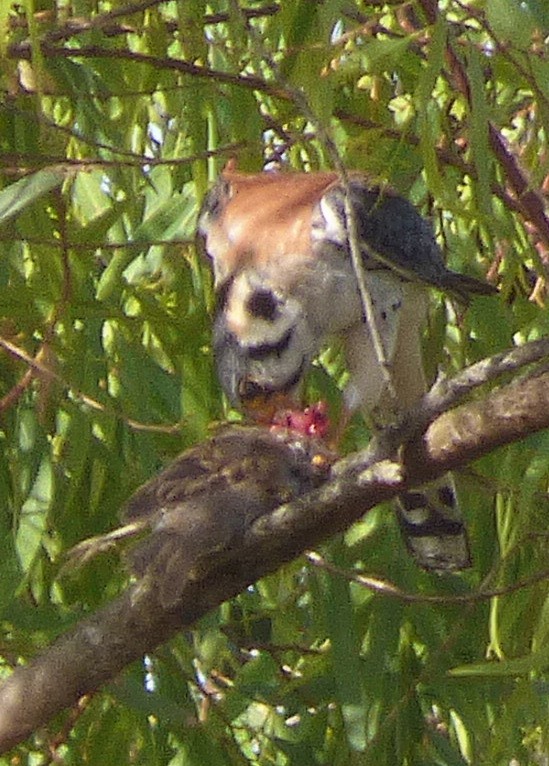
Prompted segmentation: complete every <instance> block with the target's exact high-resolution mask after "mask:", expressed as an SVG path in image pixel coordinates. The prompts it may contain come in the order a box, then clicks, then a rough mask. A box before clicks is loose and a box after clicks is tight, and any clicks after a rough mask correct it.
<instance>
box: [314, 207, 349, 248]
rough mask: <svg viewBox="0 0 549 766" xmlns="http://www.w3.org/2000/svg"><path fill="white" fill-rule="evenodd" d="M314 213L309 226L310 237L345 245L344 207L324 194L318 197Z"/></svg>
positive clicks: (318, 240)
mask: <svg viewBox="0 0 549 766" xmlns="http://www.w3.org/2000/svg"><path fill="white" fill-rule="evenodd" d="M315 213H316V214H313V221H312V228H311V237H312V239H313V240H314V241H316V242H320V241H325V240H329V241H330V242H333V243H334V244H336V245H340V246H341V247H345V246H347V242H348V239H347V228H346V226H345V213H344V208H343V207H338V206H337V205H335V204H334V200H333V199H330V197H326V196H324V197H322V198H321V199H320V201H319V203H318V210H317V211H315Z"/></svg>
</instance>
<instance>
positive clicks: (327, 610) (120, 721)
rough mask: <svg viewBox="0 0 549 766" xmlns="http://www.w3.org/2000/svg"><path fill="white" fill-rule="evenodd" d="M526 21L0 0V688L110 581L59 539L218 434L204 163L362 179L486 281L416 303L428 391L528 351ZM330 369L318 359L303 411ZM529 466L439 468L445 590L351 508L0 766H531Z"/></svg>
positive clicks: (541, 132) (540, 571) (535, 158)
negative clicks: (448, 532)
mask: <svg viewBox="0 0 549 766" xmlns="http://www.w3.org/2000/svg"><path fill="white" fill-rule="evenodd" d="M548 34H549V11H548V9H547V6H546V4H545V3H543V2H542V1H541V0H525V2H521V3H518V2H516V0H486V2H466V1H464V2H457V1H455V0H448V2H440V3H438V4H436V3H435V2H434V1H433V0H418V1H417V2H412V3H399V2H390V3H386V4H385V3H379V4H376V3H366V2H360V0H325V1H324V2H311V1H310V0H297V1H296V2H289V0H281V1H280V2H278V3H276V2H273V3H268V4H266V3H262V2H253V1H252V0H250V2H240V3H239V2H236V0H226V2H223V0H219V2H211V3H205V2H202V1H201V0H188V1H186V2H183V1H182V2H179V3H176V2H159V1H158V0H136V2H134V3H129V4H127V5H125V4H123V3H122V2H119V0H112V1H111V2H107V1H106V0H94V1H92V0H73V1H72V2H70V0H22V2H21V3H19V4H11V3H9V2H4V3H2V4H1V6H0V88H1V96H0V186H1V191H0V252H1V258H0V285H1V289H0V309H1V314H0V316H1V318H0V347H1V349H2V354H1V356H0V397H1V398H0V413H1V422H0V426H1V431H0V439H1V442H0V443H1V450H0V494H1V503H0V525H1V532H0V583H1V585H0V609H1V616H0V619H1V626H2V631H1V634H0V636H1V637H0V655H1V665H0V677H1V676H6V675H7V674H8V673H9V668H10V667H11V666H13V665H14V664H16V663H18V662H21V661H25V660H26V659H27V658H30V657H32V656H33V655H34V654H35V653H36V652H37V651H38V650H39V649H40V648H41V647H43V646H45V645H47V644H48V643H50V642H51V641H52V640H53V639H54V637H55V636H56V635H58V634H59V633H60V632H62V631H63V630H65V629H67V628H68V627H69V626H70V625H72V624H74V622H75V621H76V620H78V618H79V617H81V616H83V615H84V614H85V613H87V612H89V611H92V610H94V609H95V608H97V607H98V606H99V605H100V604H102V603H104V602H105V601H107V600H108V599H110V598H112V597H113V595H115V594H116V593H118V592H120V590H121V589H122V588H123V587H124V584H125V583H126V581H127V579H126V574H125V573H124V569H123V567H122V566H121V565H120V563H119V559H118V557H117V556H116V555H115V554H114V553H113V554H109V555H107V556H104V557H102V558H101V559H100V560H98V561H96V562H93V563H92V564H90V565H89V566H87V567H85V568H84V569H83V570H81V571H78V572H76V573H71V574H69V575H67V574H64V573H63V572H62V571H61V566H62V562H63V552H64V551H66V550H67V549H68V548H70V547H71V546H73V545H74V544H75V543H77V542H78V541H80V540H82V539H83V538H85V537H87V536H90V535H94V534H98V533H101V532H104V531H107V530H109V529H111V528H112V527H113V526H115V525H116V524H117V520H118V514H119V509H120V507H121V505H122V504H123V502H124V501H125V499H127V498H128V497H129V495H130V494H131V492H132V491H133V490H135V488H136V487H138V486H139V485H140V484H141V483H143V482H144V481H145V480H146V479H147V478H149V477H150V476H151V475H153V474H154V473H155V472H156V471H158V469H159V468H160V467H161V466H162V465H164V464H166V463H167V462H168V461H169V460H170V459H171V458H173V457H174V456H175V455H176V454H178V453H179V452H180V451H181V450H182V449H183V448H184V447H186V446H188V445H190V444H193V443H195V442H196V441H198V440H200V439H201V438H204V437H205V436H206V435H207V434H208V433H209V432H210V431H209V429H210V428H211V426H212V424H214V423H216V422H218V421H221V420H224V419H226V418H227V417H229V418H231V419H235V418H237V414H236V413H232V412H229V411H228V409H227V407H226V404H225V403H224V401H223V399H222V397H221V394H220V390H219V386H218V384H217V382H216V380H215V376H214V372H213V365H212V359H211V348H210V326H211V312H212V305H213V300H212V289H211V282H210V277H209V272H208V266H207V264H206V263H205V261H204V260H203V259H202V258H201V257H200V255H199V254H198V253H197V250H196V247H195V242H194V227H195V220H196V213H197V209H198V205H199V202H200V200H201V198H202V196H203V194H204V193H205V191H206V190H207V188H208V186H209V184H210V183H211V182H212V181H213V179H214V178H215V177H216V176H217V174H218V173H219V171H220V169H221V168H222V167H223V165H224V164H225V162H226V161H227V160H228V159H229V158H230V157H233V156H234V157H237V158H238V162H239V167H240V168H241V169H245V170H259V169H261V168H262V167H264V166H265V164H267V163H270V164H271V165H273V164H282V165H284V166H290V167H293V168H297V169H302V170H315V169H319V168H327V167H333V166H334V164H337V162H340V161H341V162H343V163H344V164H345V166H346V167H348V168H356V169H360V170H363V171H366V172H368V173H369V174H370V176H372V177H373V178H374V179H375V180H377V181H380V182H389V183H390V184H391V185H392V186H393V187H394V188H396V189H397V190H399V191H400V192H401V193H402V194H404V195H405V196H407V197H408V198H409V199H411V200H412V201H413V202H414V204H416V205H417V207H418V208H419V209H420V210H421V211H422V212H423V213H424V214H425V215H430V216H431V217H432V218H433V221H434V224H435V227H436V229H437V234H438V236H439V238H440V241H441V243H442V244H443V245H444V246H445V252H446V253H447V257H448V262H449V264H450V265H451V266H452V267H453V268H455V269H457V270H459V271H463V272H467V273H471V274H477V275H484V274H486V275H487V276H488V278H489V279H490V280H491V281H492V282H494V283H496V284H498V285H499V287H500V298H499V299H496V300H494V299H478V300H477V301H475V302H474V304H473V305H472V306H471V308H470V309H469V311H468V312H467V313H466V314H464V313H463V311H462V310H460V309H459V307H456V306H452V305H451V304H448V303H445V302H444V301H443V299H442V298H441V296H437V295H433V302H432V312H431V316H430V321H429V328H428V332H427V333H426V338H425V345H426V358H427V360H428V366H429V371H430V373H431V375H434V374H435V372H436V370H437V369H443V370H444V371H446V372H448V373H451V372H452V371H454V370H457V369H459V368H461V367H462V366H464V365H466V364H467V363H470V362H472V361H475V360H477V359H480V358H482V357H484V356H486V355H488V354H491V353H494V352H496V351H499V350H501V349H504V348H507V347H510V346H511V345H512V344H513V343H520V342H523V341H525V340H528V339H533V338H536V337H539V336H542V335H544V334H545V333H546V332H547V327H548V315H547V311H546V308H545V305H544V299H545V278H544V275H545V269H546V266H547V252H548V247H549V221H548V220H547V217H546V215H545V211H544V207H545V205H546V201H547V190H548V188H549V181H548V180H547V179H548V178H549V154H548V149H547V130H548V125H549V51H548V48H547V39H548V38H547V35H548ZM343 379H344V371H343V370H342V369H341V363H340V359H339V354H338V353H337V349H335V350H334V349H332V350H330V351H327V352H326V353H325V354H324V355H323V357H322V362H321V363H319V364H318V366H316V367H315V369H314V370H313V373H312V375H311V381H310V385H309V396H310V397H318V396H322V397H323V398H327V399H329V400H330V401H331V402H333V404H334V406H337V401H338V397H339V390H338V389H339V386H340V385H341V383H342V380H343ZM367 436H368V434H367V431H366V428H365V426H364V424H363V423H361V422H360V421H357V422H355V423H354V424H353V427H352V429H351V431H350V433H349V436H348V444H347V448H348V449H352V448H353V447H355V446H358V445H361V444H364V443H365V441H366V440H367ZM547 455H549V435H548V434H547V433H542V434H538V435H536V436H532V437H530V438H529V439H527V440H526V441H524V442H522V443H520V444H515V445H512V446H511V447H509V448H506V449H502V450H499V451H498V452H497V453H494V454H492V455H490V456H488V457H485V458H484V459H482V460H480V461H478V462H477V463H475V465H473V466H470V467H469V468H468V469H467V470H466V471H463V472H462V474H461V475H460V476H459V477H458V482H459V489H460V493H461V497H462V504H463V506H464V509H465V511H466V514H467V516H468V518H469V522H470V529H471V536H472V543H473V549H474V558H475V566H474V568H473V570H472V571H471V572H468V573H466V574H464V575H461V576H452V577H436V576H434V575H429V574H427V573H424V572H421V571H419V570H418V569H417V567H416V566H415V565H414V563H413V562H412V561H411V560H410V558H409V556H408V554H407V553H406V551H405V549H404V546H403V544H402V542H401V541H400V538H399V534H398V529H397V526H396V523H395V520H394V518H393V516H392V514H391V513H390V511H389V509H387V508H379V509H376V510H375V511H374V512H372V513H370V514H369V515H368V517H367V518H365V520H364V521H363V522H362V523H361V524H358V525H356V527H354V528H353V529H352V530H350V531H349V532H348V533H347V534H346V535H345V536H342V537H341V538H340V539H337V540H334V541H332V542H331V543H330V544H329V545H326V546H325V548H324V549H323V551H322V554H323V555H324V556H325V557H326V559H327V560H328V561H330V562H331V564H332V565H333V566H335V567H336V568H338V569H339V570H340V573H339V574H334V571H333V570H332V571H327V570H323V569H322V568H315V567H313V566H311V565H310V564H307V563H306V562H305V561H304V560H300V561H297V562H295V563H294V564H293V565H291V566H287V567H285V568H284V569H283V570H282V571H280V572H278V573H277V574H276V575H273V576H271V577H268V578H266V579H265V580H263V581H261V582H259V583H257V584H256V586H254V587H253V588H250V589H249V590H248V591H247V592H246V593H243V594H242V595H241V596H239V597H238V598H237V599H235V600H234V601H232V602H230V603H227V604H225V605H224V606H223V607H221V608H220V609H219V610H218V611H217V612H216V613H214V614H211V615H210V616H209V617H208V618H207V619H204V620H202V621H201V623H200V624H199V625H197V626H196V630H194V631H193V633H192V634H188V635H182V636H180V637H178V638H177V639H176V640H174V641H172V642H171V643H170V644H169V645H167V646H164V647H162V648H161V649H159V650H158V651H157V652H156V653H155V654H154V656H150V657H147V658H145V660H144V662H143V663H137V664H135V665H134V666H132V667H131V668H129V669H128V671H127V672H126V673H125V674H124V676H123V677H121V678H118V679H116V681H114V682H113V684H112V685H111V686H110V687H109V688H107V689H105V690H102V691H101V692H99V693H97V694H96V695H94V696H93V697H90V698H86V699H84V700H82V701H81V704H80V705H79V706H78V707H77V708H75V709H74V710H73V711H70V712H69V713H67V714H65V715H64V716H62V717H59V718H58V719H57V720H55V721H54V722H52V724H51V725H50V726H49V727H48V728H47V729H45V730H42V731H40V732H37V733H36V734H35V736H34V737H33V738H31V740H29V741H28V742H27V743H26V744H25V745H23V746H20V747H19V748H17V749H16V750H15V751H14V752H13V753H12V754H11V755H10V756H9V757H8V758H6V759H2V760H0V763H6V764H7V763H10V764H19V763H32V764H45V763H51V762H63V763H78V764H81V763H90V764H93V763H101V764H108V763H116V764H126V763H128V764H129V763H135V764H140V763H143V764H168V763H169V764H173V765H174V766H175V765H177V766H179V765H180V764H181V765H183V764H185V766H186V765H187V764H192V765H193V766H194V764H205V763H212V764H231V765H232V764H248V763H249V764H269V765H270V764H274V765H276V766H302V765H303V766H308V765H309V764H330V765H332V764H333V765H337V764H371V763H375V764H378V765H379V766H381V764H388V765H389V764H391V765H394V764H403V765H404V764H406V765H408V764H422V765H423V764H425V765H427V764H428V765H429V766H430V765H431V764H444V765H446V764H448V766H456V765H458V764H467V763H472V764H480V763H483V764H484V763H485V764H493V765H494V766H498V765H499V764H502V766H503V765H504V764H505V766H507V765H508V764H513V766H523V765H526V764H547V763H548V762H549V741H548V738H549V728H548V723H547V721H548V703H549V686H548V681H549V678H548V674H547V669H548V668H549V649H548V644H547V638H548V635H549V599H548V595H549V590H548V579H547V578H548V577H549V570H548V567H547V553H546V551H547V535H548V531H549V524H548V511H549V502H548V496H547V485H548V473H549V461H548V460H547ZM356 570H360V571H364V572H366V573H367V574H368V575H370V576H372V577H375V578H377V579H378V580H379V581H382V583H383V582H385V583H392V584H393V585H395V586H396V588H397V591H398V592H399V593H400V595H399V596H397V597H394V596H391V595H390V594H389V593H388V592H387V591H388V589H385V591H384V590H383V588H381V591H380V590H379V589H378V590H376V591H375V592H374V591H371V590H368V589H365V588H361V587H359V586H358V585H356V584H353V583H350V582H349V581H348V579H347V578H346V577H344V576H343V575H344V573H345V571H347V572H353V571H356ZM496 594H497V595H496ZM429 596H437V597H438V600H437V601H436V602H433V601H430V600H429ZM52 683H55V679H52Z"/></svg>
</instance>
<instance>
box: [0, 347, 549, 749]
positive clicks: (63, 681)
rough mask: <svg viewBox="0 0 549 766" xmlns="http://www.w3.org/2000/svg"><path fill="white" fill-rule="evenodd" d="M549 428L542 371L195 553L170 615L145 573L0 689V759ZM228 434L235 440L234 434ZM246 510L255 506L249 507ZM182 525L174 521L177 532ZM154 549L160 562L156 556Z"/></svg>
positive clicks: (503, 364)
mask: <svg viewBox="0 0 549 766" xmlns="http://www.w3.org/2000/svg"><path fill="white" fill-rule="evenodd" d="M525 348H526V349H529V350H528V351H527V352H522V351H519V352H512V354H515V355H516V354H517V353H518V356H519V357H520V356H521V353H522V354H523V355H524V358H527V359H528V360H529V361H531V360H532V358H533V357H534V354H533V352H534V351H537V353H538V354H540V353H541V352H542V351H543V352H544V353H547V348H546V347H545V346H543V345H542V346H535V347H534V348H533V349H532V348H529V347H525ZM524 358H523V359H522V361H523V362H524ZM518 363H519V359H518V358H516V356H515V358H514V357H513V356H509V355H507V357H506V358H501V359H500V361H499V363H498V362H496V363H494V364H493V365H492V368H491V369H490V365H485V370H484V380H486V379H488V378H489V377H490V375H491V374H492V373H493V372H494V371H495V370H498V372H499V373H501V371H503V370H504V369H509V368H510V366H512V365H514V364H518ZM477 369H478V368H477ZM473 370H474V368H473ZM469 377H470V378H471V384H470V385H471V386H474V385H477V384H478V382H479V381H480V379H481V377H482V376H481V374H480V372H479V374H478V375H477V374H471V373H469ZM547 427H549V372H543V373H540V374H537V375H533V376H531V377H529V378H525V379H523V380H521V381H519V382H514V383H511V384H509V385H507V386H504V387H502V388H500V389H497V390H494V391H492V392H491V393H489V394H488V395H487V396H486V397H485V398H484V399H483V400H481V401H475V402H473V403H469V404H468V405H465V406H462V407H459V408H457V409H455V410H452V411H451V412H446V413H445V414H443V415H442V416H441V417H439V418H438V419H437V420H436V421H435V422H434V423H432V424H431V426H430V427H429V429H428V430H427V432H426V434H425V436H424V437H422V438H420V439H419V440H416V441H413V442H410V443H409V444H408V445H407V446H406V447H405V449H404V450H403V455H402V459H401V461H399V462H398V463H395V462H389V461H386V460H385V461H382V462H381V463H379V462H376V455H375V453H373V454H370V455H369V457H368V458H367V459H366V460H363V461H362V462H358V461H357V460H355V461H342V462H341V464H340V465H339V466H338V470H336V471H335V472H334V474H333V478H332V479H330V480H329V481H327V482H326V483H325V484H324V485H323V486H321V487H320V488H318V489H316V490H313V491H312V492H308V493H305V494H303V495H298V497H297V498H295V499H293V500H291V502H289V503H287V504H285V505H283V506H280V507H279V508H277V509H275V510H273V511H272V512H271V509H270V508H267V509H266V510H265V509H264V510H265V515H261V513H260V514H259V518H257V519H256V520H255V521H254V522H253V523H251V525H250V526H247V525H246V524H245V525H244V528H243V529H242V531H241V533H239V534H238V535H236V537H234V538H233V539H232V543H231V544H230V545H229V546H228V547H224V546H222V547H221V548H220V547H219V545H215V546H214V548H213V549H212V548H207V547H206V548H205V549H203V550H202V549H200V555H199V557H198V559H197V561H196V562H195V564H196V565H193V566H191V567H190V568H188V570H187V573H186V575H182V581H181V582H179V583H178V590H177V601H176V603H175V604H172V606H171V607H170V608H169V609H167V608H166V607H165V606H162V600H161V599H160V598H159V586H158V581H157V580H156V579H155V578H154V577H151V576H150V575H151V571H152V570H149V571H148V572H147V573H146V574H145V576H144V577H143V578H142V579H141V580H140V581H139V582H137V583H136V584H135V585H132V586H131V587H130V588H129V589H128V590H127V591H126V592H125V593H124V594H122V595H121V596H120V597H119V598H118V599H116V600H115V601H114V602H113V603H111V604H110V605H109V606H107V607H105V608H104V609H102V610H100V611H99V612H97V613H96V614H94V615H92V616H91V617H89V618H87V619H85V620H83V621H82V622H81V623H80V624H79V625H78V626H77V627H76V628H75V629H74V630H73V631H71V632H69V633H67V634H66V635H64V636H62V637H61V638H60V639H59V640H58V641H57V642H56V643H55V644H54V645H53V646H51V647H50V648H49V649H47V650H46V651H45V652H44V653H43V654H42V655H41V656H40V657H38V658H37V659H36V660H35V661H34V662H32V663H31V664H30V665H28V666H26V667H21V668H17V669H16V670H15V671H14V673H13V674H12V676H11V677H10V678H9V679H8V681H6V682H5V683H4V685H3V686H2V687H0V752H4V751H6V750H7V749H8V748H10V747H12V746H13V745H15V744H16V743H17V742H19V741H21V740H22V739H24V738H25V737H27V736H28V735H29V734H30V733H31V732H32V731H34V730H35V729H36V728H37V727H38V726H40V725H43V724H45V723H46V722H47V721H48V720H49V719H50V718H51V717H52V716H53V715H54V714H55V713H57V712H58V711H60V710H61V709H63V708H64V707H67V706H69V705H72V704H74V703H75V702H76V701H77V700H78V698H79V697H80V696H81V695H83V694H86V693H88V692H90V691H93V690H95V689H97V688H98V687H99V686H101V684H103V683H105V682H106V681H107V680H109V679H111V678H113V677H114V676H115V675H116V674H117V673H119V672H120V671H121V670H122V669H123V668H124V667H125V666H126V665H127V664H128V663H130V662H132V661H134V660H136V659H138V658H139V657H141V656H142V655H143V653H144V652H146V651H151V650H153V649H154V648H155V646H157V645H159V644H161V643H163V642H165V641H166V640H168V639H169V638H170V637H171V636H172V635H173V634H174V633H176V632H177V631H179V630H182V629H183V628H185V627H188V626H190V625H192V623H193V622H195V621H196V620H197V619H198V618H199V617H201V616H202V615H203V614H205V613H206V612H208V611H209V610H210V609H212V608H213V607H215V606H217V605H218V604H220V603H222V602H223V601H224V600H226V599H227V598H230V597H231V596H234V595H235V594H237V593H239V592H240V591H242V590H243V589H244V588H245V587H247V586H248V585H249V584H250V583H252V582H255V581H256V580H257V579H258V578H260V577H262V576H264V575H266V574H268V573H269V572H272V571H274V570H276V569H277V568H278V567H280V566H281V565H282V564H284V563H285V562H288V561H290V560H292V559H293V558H295V557H296V556H298V555H300V554H301V553H303V551H305V550H307V549H310V548H313V547H315V546H316V545H317V544H319V543H321V542H322V541H323V540H326V539H327V538H328V537H330V536H332V535H334V534H335V533H337V532H340V531H342V530H344V529H346V528H347V527H349V526H350V525H351V524H352V523H353V522H355V521H356V520H358V519H359V518H360V517H361V516H363V514H364V513H365V512H366V511H368V510H369V509H370V508H372V507H373V506H375V505H377V504H378V503H379V502H381V501H383V500H388V499H390V498H391V497H394V496H395V495H397V494H398V493H400V492H402V490H403V489H406V488H409V487H411V486H413V485H415V484H420V483H423V482H425V481H427V480H430V479H433V478H435V477H436V476H439V475H441V474H443V473H445V472H446V471H447V470H449V469H451V468H455V467H457V466H460V465H465V464H466V463H468V462H470V461H471V460H473V459H475V458H477V457H479V456H481V455H484V454H487V453H488V452H490V451H491V450H493V449H495V448H496V447H499V446H501V445H503V444H508V443H510V442H513V441H516V440H518V439H521V438H523V437H525V436H527V435H529V434H531V433H534V432H536V431H539V430H541V429H544V428H547ZM243 430H248V431H249V432H250V433H257V434H258V435H259V434H262V436H261V438H262V439H269V438H272V439H273V443H275V441H274V440H275V439H276V437H275V435H274V434H268V433H265V432H264V431H262V430H261V429H243ZM228 433H234V431H233V429H229V431H228ZM214 438H215V437H214ZM258 438H260V437H259V436H258ZM205 444H206V446H207V445H208V444H210V442H207V443H205ZM203 448H204V447H203V446H201V447H199V448H196V449H203ZM313 451H314V447H313ZM191 453H192V455H195V454H196V453H195V452H193V451H192V450H191V452H190V453H186V455H187V456H189V455H191ZM280 454H281V455H282V457H280V455H279V457H280V460H281V461H282V463H281V464H280V465H281V466H282V467H283V464H284V460H287V461H288V466H290V465H292V466H293V463H294V462H295V454H294V453H293V452H292V447H291V446H290V445H288V446H287V453H286V457H283V453H280ZM313 463H314V458H313V459H312V460H311V465H312V464H313ZM168 470H169V469H168ZM271 472H272V466H270V465H269V463H268V461H267V462H265V464H264V466H263V467H261V466H260V467H259V470H257V471H256V472H255V474H254V486H255V487H261V486H262V482H264V481H266V482H268V481H269V477H270V476H271ZM183 481H184V480H183ZM271 481H272V477H271ZM147 486H148V485H146V487H147ZM183 486H185V484H184V483H183ZM147 491H148V490H147ZM254 491H256V490H254ZM206 496H207V497H210V494H209V493H207V495H206ZM249 499H250V502H253V500H252V496H250V498H249ZM202 502H205V501H202ZM255 502H257V501H255ZM219 508H223V512H224V514H226V513H227V505H226V504H224V503H223V502H222V501H221V502H219ZM248 508H249V503H247V502H245V503H244V513H247V512H248ZM152 510H153V511H155V510H156V511H157V510H158V509H157V508H156V509H155V508H154V507H153V509H152ZM219 512H220V511H218V513H219ZM242 512H243V511H242V510H240V511H239V512H238V513H237V515H236V516H235V517H234V519H233V518H232V517H229V519H225V520H224V521H223V524H227V523H229V524H231V523H232V522H233V521H235V523H237V525H238V524H241V523H242V519H241V516H240V515H239V514H242ZM231 513H235V510H234V509H233V510H232V511H231ZM217 518H219V519H220V522H219V523H221V517H217V516H216V517H215V518H214V519H213V520H211V522H209V523H213V524H217V523H218V522H217V521H216V519H217ZM184 522H185V519H182V520H181V524H182V526H183V528H185V523H184ZM191 527H192V525H191ZM158 534H159V531H158V528H157V531H156V532H155V531H153V533H152V534H151V535H150V537H151V544H152V545H153V547H154V545H155V540H156V538H155V535H158ZM158 542H161V539H160V538H158ZM195 543H196V541H194V540H190V538H189V537H188V536H187V537H185V533H182V536H181V540H180V542H179V545H180V546H182V547H183V549H188V546H189V545H191V546H192V545H193V544H195ZM157 547H158V549H159V551H160V553H161V554H162V546H161V545H158V546H157ZM195 547H196V546H195ZM154 563H155V562H152V564H153V569H154ZM155 574H157V572H156V573H155ZM175 574H177V573H175ZM160 576H161V575H160ZM544 576H545V575H544Z"/></svg>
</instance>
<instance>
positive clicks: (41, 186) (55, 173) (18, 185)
mask: <svg viewBox="0 0 549 766" xmlns="http://www.w3.org/2000/svg"><path fill="white" fill-rule="evenodd" d="M66 176H67V174H66V172H65V171H62V170H52V169H45V170H38V171H37V172H36V173H32V174H31V175H29V176H26V177H25V178H21V179H20V180H19V181H15V183H13V184H10V186H7V187H6V188H5V189H2V191H0V226H1V225H2V224H3V223H6V221H9V220H10V219H11V218H13V217H14V216H16V215H18V214H19V213H21V212H22V211H23V210H26V209H27V208H29V207H30V206H31V205H32V204H33V203H34V202H36V200H38V199H40V197H43V196H44V195H45V194H47V193H48V192H50V191H52V189H56V188H57V187H58V186H61V184H62V183H63V181H64V180H65V178H66Z"/></svg>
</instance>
